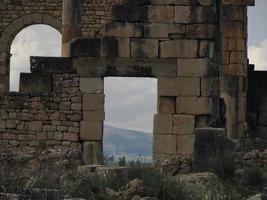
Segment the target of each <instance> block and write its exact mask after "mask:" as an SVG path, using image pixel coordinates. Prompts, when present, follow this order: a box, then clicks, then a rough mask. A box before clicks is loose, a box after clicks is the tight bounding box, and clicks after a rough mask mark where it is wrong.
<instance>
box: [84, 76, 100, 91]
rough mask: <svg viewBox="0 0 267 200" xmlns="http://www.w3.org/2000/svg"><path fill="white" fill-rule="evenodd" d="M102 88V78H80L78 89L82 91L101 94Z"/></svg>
mask: <svg viewBox="0 0 267 200" xmlns="http://www.w3.org/2000/svg"><path fill="white" fill-rule="evenodd" d="M103 89H104V81H103V78H80V90H81V92H82V93H87V94H90V93H91V94H96V93H97V94H101V93H103Z"/></svg>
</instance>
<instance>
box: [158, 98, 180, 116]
mask: <svg viewBox="0 0 267 200" xmlns="http://www.w3.org/2000/svg"><path fill="white" fill-rule="evenodd" d="M175 112H176V97H158V113H160V114H174V113H175Z"/></svg>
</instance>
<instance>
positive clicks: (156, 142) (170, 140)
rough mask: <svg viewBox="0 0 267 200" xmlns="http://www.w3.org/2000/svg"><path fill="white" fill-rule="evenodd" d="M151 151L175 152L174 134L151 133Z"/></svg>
mask: <svg viewBox="0 0 267 200" xmlns="http://www.w3.org/2000/svg"><path fill="white" fill-rule="evenodd" d="M153 152H154V153H160V154H164V153H166V154H176V135H157V134H154V135H153Z"/></svg>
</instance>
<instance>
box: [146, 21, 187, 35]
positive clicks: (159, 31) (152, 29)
mask: <svg viewBox="0 0 267 200" xmlns="http://www.w3.org/2000/svg"><path fill="white" fill-rule="evenodd" d="M170 34H174V35H184V34H185V27H184V26H183V25H179V24H166V23H151V24H145V25H144V37H145V38H168V37H169V35H170Z"/></svg>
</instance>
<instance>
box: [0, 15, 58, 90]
mask: <svg viewBox="0 0 267 200" xmlns="http://www.w3.org/2000/svg"><path fill="white" fill-rule="evenodd" d="M36 24H44V25H49V26H51V27H53V28H54V29H56V30H58V31H59V32H61V24H62V23H61V21H60V20H59V19H57V18H56V17H53V16H51V15H47V14H39V13H31V14H28V15H24V16H22V17H19V18H17V19H16V20H14V21H13V22H12V23H11V24H9V25H8V26H6V27H5V29H4V30H3V32H2V33H1V35H0V93H1V92H5V91H8V90H9V88H10V86H9V76H10V57H11V54H10V50H11V44H12V42H13V40H14V38H15V37H16V35H17V34H18V33H19V32H20V31H22V30H23V29H24V28H26V27H28V26H31V25H36Z"/></svg>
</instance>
